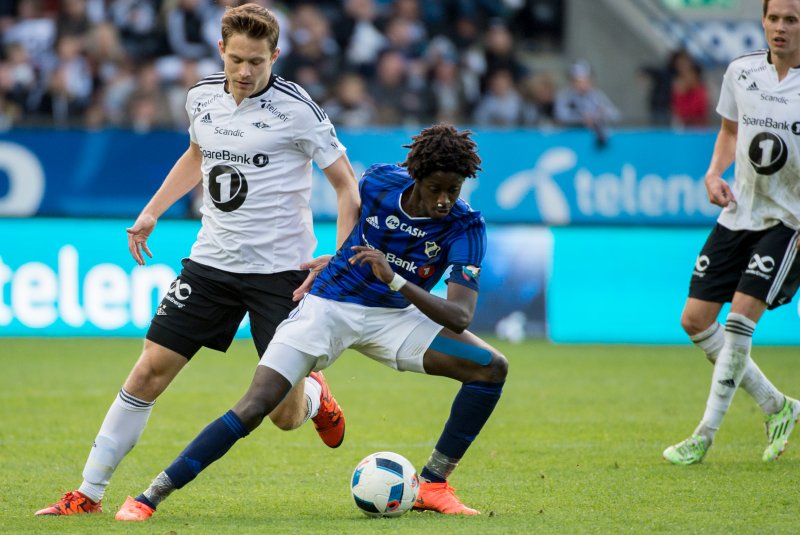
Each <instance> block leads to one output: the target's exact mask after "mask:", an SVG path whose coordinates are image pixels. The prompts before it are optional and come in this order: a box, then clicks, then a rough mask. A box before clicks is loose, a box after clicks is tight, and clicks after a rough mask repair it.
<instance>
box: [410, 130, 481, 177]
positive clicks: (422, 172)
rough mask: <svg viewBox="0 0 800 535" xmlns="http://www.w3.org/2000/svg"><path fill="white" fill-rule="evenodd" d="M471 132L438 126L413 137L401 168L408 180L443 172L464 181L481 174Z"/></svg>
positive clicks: (479, 160)
mask: <svg viewBox="0 0 800 535" xmlns="http://www.w3.org/2000/svg"><path fill="white" fill-rule="evenodd" d="M470 135H472V132H471V131H470V130H463V131H461V132H459V131H458V130H456V128H455V127H454V126H453V125H449V124H444V123H441V124H437V125H434V126H430V127H428V128H425V129H423V130H422V131H421V132H420V133H419V134H417V135H416V136H412V137H411V139H412V143H411V144H410V145H403V148H406V149H410V150H409V151H408V156H406V161H405V162H403V163H402V164H400V165H402V166H403V167H405V168H407V169H408V174H409V175H411V178H413V179H415V180H418V179H421V178H425V177H427V176H430V175H431V174H433V173H435V172H436V171H444V172H448V173H456V174H458V175H460V176H463V177H464V178H469V177H474V176H476V175H477V173H478V171H480V170H481V167H480V163H481V159H480V157H479V156H478V154H477V148H478V144H477V143H475V142H474V141H473V140H472V139H470V137H469V136H470Z"/></svg>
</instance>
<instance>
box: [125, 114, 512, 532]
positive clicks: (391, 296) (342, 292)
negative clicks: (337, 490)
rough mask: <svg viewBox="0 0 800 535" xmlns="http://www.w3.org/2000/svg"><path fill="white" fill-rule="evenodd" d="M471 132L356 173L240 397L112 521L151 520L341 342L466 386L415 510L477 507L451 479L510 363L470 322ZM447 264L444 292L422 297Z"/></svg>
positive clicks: (438, 130) (474, 289) (475, 236)
mask: <svg viewBox="0 0 800 535" xmlns="http://www.w3.org/2000/svg"><path fill="white" fill-rule="evenodd" d="M469 134H470V133H469V132H468V131H465V132H459V131H457V130H456V129H455V128H453V127H452V126H450V125H436V126H432V127H430V128H426V129H424V130H423V131H422V132H421V133H420V134H419V135H417V136H415V137H414V138H413V139H414V141H413V143H412V144H411V145H410V146H409V148H410V149H411V150H410V151H409V153H408V157H407V159H406V161H405V163H404V164H403V165H402V166H397V165H374V166H372V167H370V168H369V169H368V170H367V171H366V172H365V173H364V175H363V177H362V178H361V181H360V184H359V191H360V193H361V199H362V203H361V215H360V217H359V222H358V224H357V226H356V227H355V229H353V232H352V233H351V234H350V236H349V237H348V239H347V241H345V243H344V245H343V246H342V248H341V249H339V251H337V253H336V256H334V258H333V259H332V260H331V262H330V263H329V264H328V265H327V267H326V268H325V269H324V270H323V271H322V272H321V273H320V275H319V277H317V280H316V281H315V282H314V286H313V287H312V288H311V292H310V293H309V294H308V295H307V296H306V297H305V298H304V299H303V301H301V302H300V304H299V305H298V307H297V308H296V309H295V310H294V311H292V313H291V315H290V316H289V318H288V319H287V320H286V321H284V322H283V323H281V325H280V326H279V327H278V331H277V332H276V333H275V337H274V338H273V340H272V342H271V343H270V344H269V347H268V348H267V351H266V353H265V354H264V356H263V357H262V359H261V362H260V363H259V366H258V367H257V369H256V373H255V376H254V377H253V381H252V383H251V384H250V388H249V390H248V391H247V393H246V394H245V395H244V397H243V398H242V399H241V400H240V401H239V402H238V403H237V404H236V405H235V406H234V407H233V409H232V410H230V411H228V412H227V413H225V414H224V415H223V416H222V417H220V418H219V419H217V420H215V421H214V422H212V423H211V424H209V425H208V426H207V427H206V428H205V429H204V430H203V431H202V432H201V433H200V434H199V435H198V436H197V437H196V438H195V439H194V440H193V441H192V442H191V443H190V444H189V445H188V446H187V447H186V449H184V450H183V452H182V453H181V454H180V455H179V456H178V458H176V459H175V460H174V461H173V463H172V464H171V465H170V466H169V467H167V468H166V469H165V470H164V471H163V472H161V473H160V474H159V475H158V476H157V477H156V478H155V480H154V481H153V483H152V484H151V485H150V487H148V488H147V489H146V490H145V491H144V492H143V493H142V494H140V495H139V496H137V497H136V498H135V499H134V498H131V497H128V499H127V500H126V502H125V503H124V504H123V506H122V508H121V509H120V510H119V511H118V512H117V516H116V518H117V519H118V520H147V519H148V518H150V517H151V516H152V514H153V512H154V511H155V508H156V507H157V506H158V505H159V503H161V502H162V501H163V500H164V499H165V498H166V497H167V496H168V495H169V494H170V493H172V492H173V491H174V490H176V489H180V488H182V487H183V486H185V485H186V484H188V483H189V482H190V481H192V480H193V479H194V478H195V477H197V475H198V474H199V473H200V471H202V470H203V469H205V468H206V467H207V466H208V465H209V464H211V463H212V462H214V461H215V460H217V459H219V458H220V457H222V456H223V455H224V454H225V453H226V452H227V451H228V450H230V448H231V447H232V446H233V444H235V443H236V441H238V440H239V439H241V438H244V437H245V436H247V435H248V434H249V433H250V432H251V431H252V430H253V429H255V428H256V427H258V425H259V424H260V423H261V421H262V420H263V419H264V417H265V416H266V415H267V414H269V413H270V412H271V411H272V410H273V408H274V407H276V406H277V405H278V403H279V402H280V400H281V398H282V397H283V396H284V395H285V394H286V393H287V392H289V391H290V390H291V389H292V385H294V384H297V382H298V381H301V380H302V379H303V377H305V376H306V375H307V374H308V373H309V372H310V371H311V370H314V369H323V368H326V367H327V366H330V365H331V364H333V362H334V361H335V360H336V359H337V358H338V357H339V355H340V354H341V353H342V352H343V351H344V350H345V349H346V348H348V347H349V348H353V349H356V350H358V351H359V352H361V353H363V354H364V355H366V356H368V357H370V358H372V359H374V360H376V361H378V362H380V363H382V364H385V365H386V366H389V367H390V368H394V369H396V370H400V371H413V372H417V373H427V374H430V375H441V376H445V377H450V378H451V379H455V380H456V381H459V382H461V383H462V385H461V389H460V390H459V392H458V394H457V395H456V397H455V399H454V401H453V405H452V407H451V411H450V417H449V419H448V420H447V423H446V424H445V426H444V430H443V431H442V434H441V436H440V437H439V440H438V442H437V443H436V447H435V449H434V450H433V453H432V454H431V456H430V459H429V460H428V462H427V464H425V467H424V468H423V469H422V471H421V473H420V478H421V480H422V483H421V485H420V489H419V497H418V498H417V501H416V503H415V509H427V510H433V511H438V512H440V513H445V514H463V515H476V514H479V513H478V511H477V510H475V509H473V508H471V507H467V506H466V505H464V504H463V503H462V502H461V501H460V500H459V499H458V497H457V496H456V494H455V489H453V487H451V486H450V485H449V483H448V480H449V477H450V475H451V474H452V472H453V470H455V468H456V465H457V464H458V462H459V461H460V460H461V458H462V457H463V456H464V454H465V452H466V451H467V448H469V446H470V444H471V443H472V441H473V440H474V439H475V438H476V437H477V435H478V434H479V433H480V431H481V429H482V427H483V425H484V423H486V421H487V420H488V419H489V416H490V415H491V414H492V411H493V410H494V407H495V405H496V404H497V402H498V400H499V399H500V395H501V392H502V388H503V383H504V382H505V378H506V374H507V370H508V362H507V361H506V359H505V357H503V355H501V354H500V353H499V352H498V351H497V350H496V349H494V348H492V347H491V346H489V345H488V344H486V343H485V342H484V341H483V340H481V339H480V338H478V337H477V336H475V335H474V334H472V333H470V332H469V331H467V330H466V329H467V327H468V326H469V324H470V322H471V321H472V317H473V314H474V311H475V306H476V302H477V298H478V279H479V274H480V265H481V261H482V259H483V256H484V254H485V252H486V228H485V224H484V221H483V217H481V215H480V213H479V212H475V211H473V210H472V209H471V208H470V207H469V205H468V204H467V203H465V202H464V201H463V200H461V199H459V198H458V196H459V193H460V192H461V186H462V184H463V183H464V179H465V178H467V177H471V176H475V174H476V173H477V171H478V170H479V169H480V167H479V165H480V158H478V155H477V153H476V148H477V147H476V145H475V142H474V141H473V140H472V139H470V137H469ZM448 267H452V271H451V273H450V276H449V278H448V279H447V283H448V288H447V297H446V298H441V297H437V296H434V295H432V294H430V293H429V290H430V289H431V288H432V287H433V286H434V285H435V284H436V282H437V281H438V280H439V279H441V277H442V276H443V275H444V274H445V270H446V269H447V268H448ZM277 492H278V489H276V493H277Z"/></svg>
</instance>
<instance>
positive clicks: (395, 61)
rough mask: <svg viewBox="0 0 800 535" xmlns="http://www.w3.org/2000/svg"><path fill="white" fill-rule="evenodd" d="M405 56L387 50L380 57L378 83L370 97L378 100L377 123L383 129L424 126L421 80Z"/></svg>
mask: <svg viewBox="0 0 800 535" xmlns="http://www.w3.org/2000/svg"><path fill="white" fill-rule="evenodd" d="M415 74H416V73H413V72H412V71H411V70H410V69H409V67H408V62H407V60H406V58H405V56H404V55H403V54H402V53H401V52H398V51H397V50H393V49H387V50H384V51H383V52H381V54H380V56H379V57H378V64H377V68H376V73H375V79H374V80H373V81H372V85H371V86H370V94H371V95H372V96H373V98H374V99H375V107H376V109H377V115H376V118H375V119H376V123H377V124H380V125H392V124H409V125H417V124H419V123H420V121H421V118H422V116H423V114H424V104H425V103H424V102H423V95H422V92H421V86H422V85H424V84H423V83H420V81H419V79H417V80H414V75H415Z"/></svg>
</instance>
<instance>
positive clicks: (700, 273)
mask: <svg viewBox="0 0 800 535" xmlns="http://www.w3.org/2000/svg"><path fill="white" fill-rule="evenodd" d="M709 265H711V260H710V259H709V258H708V257H707V256H706V255H700V256H698V257H697V260H696V261H695V263H694V272H693V274H694V276H695V277H701V278H702V277H705V276H706V274H705V271H706V270H707V269H708V266H709Z"/></svg>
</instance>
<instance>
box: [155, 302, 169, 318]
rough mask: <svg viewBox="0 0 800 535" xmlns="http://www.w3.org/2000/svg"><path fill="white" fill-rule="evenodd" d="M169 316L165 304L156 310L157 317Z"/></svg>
mask: <svg viewBox="0 0 800 535" xmlns="http://www.w3.org/2000/svg"><path fill="white" fill-rule="evenodd" d="M166 315H167V307H165V306H164V303H161V304H160V305H158V309H156V316H166Z"/></svg>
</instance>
